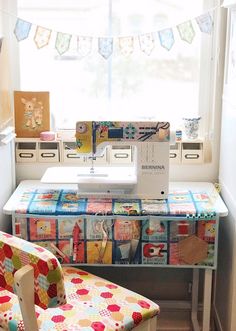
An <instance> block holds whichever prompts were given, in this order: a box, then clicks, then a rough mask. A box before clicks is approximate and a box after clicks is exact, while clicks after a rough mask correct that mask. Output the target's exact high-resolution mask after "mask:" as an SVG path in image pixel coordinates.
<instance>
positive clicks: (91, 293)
mask: <svg viewBox="0 0 236 331" xmlns="http://www.w3.org/2000/svg"><path fill="white" fill-rule="evenodd" d="M63 274H64V282H65V290H66V297H67V303H66V304H64V305H62V306H60V307H57V308H49V309H47V310H43V309H42V308H40V307H36V314H37V318H38V322H39V330H40V331H54V330H55V331H77V330H81V331H114V330H117V331H125V330H131V329H132V328H134V327H135V326H137V325H138V324H140V323H142V322H143V321H145V320H147V319H149V318H151V317H153V316H155V315H157V314H158V312H159V307H158V305H156V304H155V303H153V302H152V301H150V300H149V299H147V298H145V297H143V296H141V295H139V294H137V293H134V292H132V291H130V290H127V289H125V288H123V287H121V286H118V285H116V284H113V283H111V282H109V281H107V280H105V279H102V278H100V277H97V276H94V275H92V274H90V273H88V272H86V271H83V270H80V269H76V268H70V267H64V268H63ZM6 295H9V297H10V299H9V300H8V301H7V302H6V298H5V296H6ZM4 300H5V302H4ZM1 302H2V304H1ZM3 302H4V303H3ZM4 310H5V311H4ZM9 310H11V314H9V313H8V312H7V311H9ZM0 325H2V327H4V329H5V330H10V331H21V330H24V326H23V322H22V317H21V314H20V308H19V305H18V300H17V297H16V296H15V295H14V294H11V293H10V294H9V292H7V291H5V290H4V291H0Z"/></svg>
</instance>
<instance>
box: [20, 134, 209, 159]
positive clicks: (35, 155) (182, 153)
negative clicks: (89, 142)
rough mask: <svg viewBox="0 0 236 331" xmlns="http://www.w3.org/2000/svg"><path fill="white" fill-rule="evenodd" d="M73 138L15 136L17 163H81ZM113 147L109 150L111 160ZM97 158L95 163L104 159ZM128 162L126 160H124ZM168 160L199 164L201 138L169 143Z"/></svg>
mask: <svg viewBox="0 0 236 331" xmlns="http://www.w3.org/2000/svg"><path fill="white" fill-rule="evenodd" d="M75 148H76V142H75V139H71V138H68V139H57V140H53V141H42V140H40V139H39V138H16V162H17V163H66V164H67V165H70V164H72V165H74V164H78V165H82V164H83V163H84V162H86V156H80V155H78V154H77V153H76V151H75ZM113 152H114V151H113V149H111V150H110V159H111V160H112V155H113V154H112V153H113ZM105 159H106V157H105V153H104V157H103V158H99V159H97V160H96V161H95V163H99V164H101V163H102V162H106V161H105ZM126 162H128V160H127V161H126ZM170 162H171V163H173V164H201V163H203V162H204V141H203V139H195V140H187V139H185V140H183V141H178V142H176V143H175V144H174V145H170Z"/></svg>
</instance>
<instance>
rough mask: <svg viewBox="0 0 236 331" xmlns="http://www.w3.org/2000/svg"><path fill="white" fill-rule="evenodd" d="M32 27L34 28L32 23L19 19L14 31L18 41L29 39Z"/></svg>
mask: <svg viewBox="0 0 236 331" xmlns="http://www.w3.org/2000/svg"><path fill="white" fill-rule="evenodd" d="M31 26H32V24H31V23H29V22H27V21H23V20H21V19H20V18H18V19H17V21H16V25H15V29H14V34H15V36H16V39H17V40H18V41H21V40H24V39H26V38H28V36H29V33H30V29H31Z"/></svg>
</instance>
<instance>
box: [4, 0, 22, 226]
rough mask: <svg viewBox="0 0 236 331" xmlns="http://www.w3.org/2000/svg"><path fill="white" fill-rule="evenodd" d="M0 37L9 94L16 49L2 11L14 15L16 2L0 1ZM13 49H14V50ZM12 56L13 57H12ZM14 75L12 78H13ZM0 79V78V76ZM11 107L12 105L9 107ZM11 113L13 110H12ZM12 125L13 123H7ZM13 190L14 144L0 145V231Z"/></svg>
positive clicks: (6, 219)
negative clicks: (4, 50)
mask: <svg viewBox="0 0 236 331" xmlns="http://www.w3.org/2000/svg"><path fill="white" fill-rule="evenodd" d="M0 9H1V10H2V11H0V37H4V43H5V44H4V46H6V47H7V48H8V50H9V54H11V57H10V58H9V62H10V68H11V70H10V77H9V79H10V91H9V92H10V94H11V96H12V90H13V89H14V86H16V85H17V82H16V79H13V77H17V76H18V75H17V74H16V73H17V69H16V64H17V49H16V47H15V46H14V40H13V39H12V38H10V33H9V31H12V29H13V26H12V23H13V22H12V21H11V20H10V21H9V20H6V15H4V13H3V11H7V12H10V13H14V12H15V11H16V1H7V0H0ZM14 47H15V49H14ZM13 54H14V56H13ZM13 74H14V76H13ZM15 74H16V75H15ZM0 79H1V76H0ZM11 107H13V104H12V105H11ZM12 111H13V110H12ZM9 124H11V125H12V124H13V123H9ZM14 188H15V157H14V144H13V143H9V144H7V145H0V230H4V231H9V230H10V228H11V219H10V218H9V217H7V216H6V215H3V213H2V207H3V206H4V204H5V203H6V201H7V200H8V198H9V197H10V195H11V193H12V192H13V190H14Z"/></svg>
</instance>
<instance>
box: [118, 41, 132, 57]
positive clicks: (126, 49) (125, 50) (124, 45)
mask: <svg viewBox="0 0 236 331" xmlns="http://www.w3.org/2000/svg"><path fill="white" fill-rule="evenodd" d="M119 47H120V52H121V54H122V55H124V56H129V55H130V54H132V53H133V51H134V38H133V37H120V38H119Z"/></svg>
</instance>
